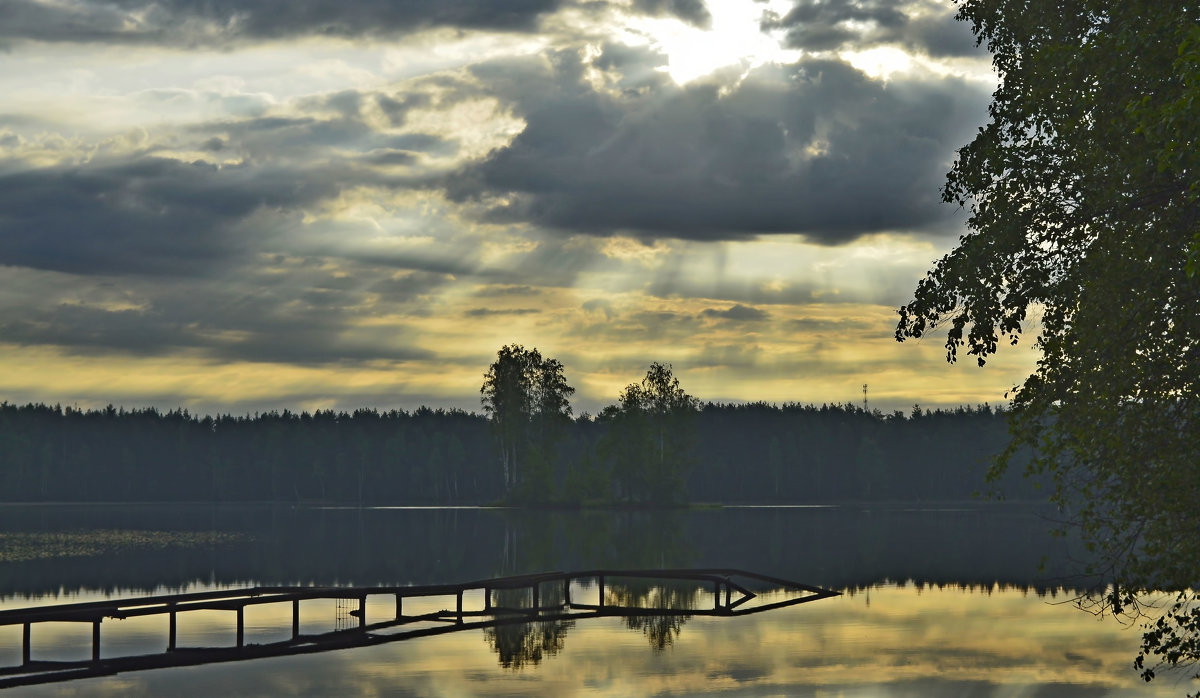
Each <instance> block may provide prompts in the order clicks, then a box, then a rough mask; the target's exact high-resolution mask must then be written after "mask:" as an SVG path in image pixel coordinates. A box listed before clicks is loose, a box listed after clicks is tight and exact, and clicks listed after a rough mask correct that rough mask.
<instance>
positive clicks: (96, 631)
mask: <svg viewBox="0 0 1200 698" xmlns="http://www.w3.org/2000/svg"><path fill="white" fill-rule="evenodd" d="M92 661H93V662H98V661H100V619H99V618H97V619H96V620H94V621H92Z"/></svg>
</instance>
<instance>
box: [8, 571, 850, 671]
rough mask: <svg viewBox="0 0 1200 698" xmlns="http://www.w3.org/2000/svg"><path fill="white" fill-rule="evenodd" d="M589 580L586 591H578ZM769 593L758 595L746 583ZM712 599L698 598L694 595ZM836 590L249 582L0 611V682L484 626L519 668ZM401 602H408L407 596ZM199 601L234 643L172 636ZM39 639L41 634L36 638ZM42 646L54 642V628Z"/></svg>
mask: <svg viewBox="0 0 1200 698" xmlns="http://www.w3.org/2000/svg"><path fill="white" fill-rule="evenodd" d="M591 587H594V593H593V594H592V596H593V598H592V599H590V600H587V599H584V598H581V597H585V596H586V594H585V593H584V592H585V591H586V590H587V589H589V588H591ZM752 588H757V589H758V590H759V591H768V592H771V596H772V597H778V596H780V595H781V594H782V595H783V596H784V598H781V599H779V598H770V599H769V600H767V601H766V602H764V601H763V600H762V599H761V598H760V596H759V594H758V593H756V592H755V591H753V590H752ZM706 592H707V596H708V597H710V599H711V600H710V601H709V602H708V604H707V605H706V606H703V607H701V606H699V605H698V604H697V598H698V597H701V596H704V595H705V594H706ZM467 594H471V595H475V594H479V595H480V596H481V597H482V600H483V603H482V605H481V606H477V607H472V606H470V605H468V604H467V603H465V601H466V598H465V597H466V596H467ZM837 595H838V592H835V591H829V590H825V589H820V588H817V587H813V586H809V585H805V584H800V583H796V582H789V581H787V580H782V579H777V578H773V577H766V576H763V575H758V574H755V573H751V572H745V571H741V570H729V569H705V570H591V571H586V572H577V573H563V572H553V573H545V574H537V575H521V576H513V577H501V578H496V579H490V580H483V581H479V582H468V583H465V584H446V585H432V586H403V587H361V588H355V587H340V588H313V587H255V588H251V589H243V590H229V591H209V592H197V593H191V594H170V595H160V596H150V597H135V598H129V599H123V600H105V601H94V602H84V603H73V604H56V605H50V606H43V607H31V608H22V609H11V610H7V611H0V626H19V627H20V628H21V661H20V664H18V665H15V666H8V667H0V688H4V687H11V686H21V685H32V684H39V683H54V682H62V681H71V680H76V679H84V678H93V677H97V676H105V675H112V674H117V673H119V672H128V671H137V670H145V669H161V668H167V667H180V666H193V665H198V664H210V663H216V662H232V661H241V660H250V659H264V658H267V657H282V656H289V655H298V654H312V653H316V652H323V651H328V650H336V649H348V648H351V647H364V646H370V645H379V644H384V643H389V642H396V641H399V640H409V639H414V638H418V637H427V636H431V635H442V634H447V633H453V632H461V631H464V630H474V629H482V630H483V631H484V634H485V636H486V637H487V639H488V642H489V643H490V644H491V646H492V647H493V648H494V649H495V650H496V651H497V653H498V654H499V655H500V662H501V664H502V665H503V666H505V667H513V668H520V667H521V666H523V665H525V664H528V663H535V664H536V663H537V662H538V661H540V659H541V657H542V655H543V653H550V654H553V653H556V652H557V651H558V650H560V649H561V648H562V638H563V636H564V635H565V632H566V629H567V628H570V627H572V626H573V625H574V624H575V622H576V621H577V620H579V619H589V618H601V617H612V616H618V617H623V618H627V619H630V620H629V621H628V625H629V627H630V628H633V629H636V630H641V629H644V630H645V631H646V633H647V635H648V636H649V637H650V638H651V643H652V645H656V646H657V647H658V648H659V649H662V648H663V647H665V646H666V645H667V644H670V642H671V640H672V639H673V637H674V636H675V635H678V632H679V628H680V627H682V623H683V620H684V618H685V617H686V616H690V615H697V614H701V615H713V616H741V615H747V614H751V613H758V612H762V611H768V610H772V609H777V608H783V607H786V606H793V605H796V604H800V603H806V602H809V601H816V600H820V599H825V598H829V597H832V596H837ZM372 596H375V597H379V596H384V597H389V598H390V599H391V600H392V601H393V603H394V613H393V612H392V611H391V609H389V611H388V612H387V613H385V614H383V619H382V620H376V619H374V618H372V619H371V620H368V604H367V600H368V598H369V597H372ZM439 597H440V598H444V599H445V598H448V599H450V602H449V603H448V604H447V605H444V606H436V605H435V606H434V608H433V610H424V609H420V608H418V609H417V610H415V611H414V609H413V608H412V605H413V604H412V603H411V601H412V600H416V601H417V604H416V605H417V606H422V605H426V606H427V605H428V604H429V603H430V599H431V598H439ZM313 601H326V602H328V601H333V603H334V618H333V621H334V626H335V627H334V629H333V630H328V631H325V632H319V633H316V634H307V633H302V632H301V630H300V628H301V619H302V616H301V603H302V602H310V603H311V602H313ZM406 602H407V603H406ZM281 605H282V606H289V607H290V609H291V614H290V618H288V619H287V620H288V621H290V622H289V626H290V636H288V637H287V638H286V639H283V640H277V641H274V642H266V643H262V644H256V643H247V642H246V640H245V617H246V612H247V610H248V609H253V608H256V607H263V606H275V607H278V606H281ZM206 611H225V612H231V613H232V614H234V618H235V620H234V627H235V635H234V637H235V640H234V642H233V643H232V644H227V645H223V646H215V647H213V646H210V647H198V648H187V647H184V646H182V645H180V644H179V642H178V636H179V633H178V627H179V617H180V616H181V615H187V614H193V613H200V612H206ZM149 616H166V617H167V632H166V640H165V642H166V648H165V651H161V652H148V653H141V654H135V655H132V656H119V657H103V656H102V653H101V627H102V625H104V624H105V623H104V622H105V621H106V620H108V621H110V622H109V623H108V625H109V626H110V627H111V626H112V625H113V623H112V622H111V621H114V620H115V621H118V622H119V621H122V620H127V619H130V618H145V617H149ZM72 623H74V624H84V625H86V626H89V627H90V629H91V646H90V651H91V655H90V657H88V658H87V659H76V660H64V659H59V660H46V659H43V658H41V657H38V658H37V659H35V658H34V657H33V650H34V637H33V632H32V631H33V629H34V628H38V629H39V635H41V632H40V630H41V629H43V628H46V627H48V626H54V625H60V624H72ZM38 639H41V638H40V637H39V638H38ZM49 644H50V645H51V646H54V647H61V646H62V645H63V644H64V643H63V642H62V641H61V640H60V639H58V638H54V637H53V636H52V637H51V638H50V639H49Z"/></svg>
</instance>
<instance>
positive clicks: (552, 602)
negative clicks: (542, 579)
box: [483, 584, 575, 671]
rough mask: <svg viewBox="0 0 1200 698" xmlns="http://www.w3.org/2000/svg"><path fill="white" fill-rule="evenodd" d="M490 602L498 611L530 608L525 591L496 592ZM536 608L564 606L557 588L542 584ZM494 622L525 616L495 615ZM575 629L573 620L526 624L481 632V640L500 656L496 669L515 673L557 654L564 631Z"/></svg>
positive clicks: (531, 604)
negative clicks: (498, 619) (500, 667)
mask: <svg viewBox="0 0 1200 698" xmlns="http://www.w3.org/2000/svg"><path fill="white" fill-rule="evenodd" d="M491 593H492V595H493V596H492V599H493V602H494V603H495V604H496V605H497V606H499V607H502V608H529V609H532V608H533V594H532V593H531V592H530V590H529V589H496V590H493V591H492V592H491ZM538 593H539V596H540V599H539V605H540V606H542V607H545V606H550V607H553V608H558V607H560V606H562V605H563V604H565V603H566V598H565V597H564V595H563V589H562V586H561V585H558V584H543V585H541V588H540V589H539V592H538ZM496 615H497V618H503V617H505V616H508V617H511V618H516V617H520V616H523V615H525V614H518V613H508V614H505V613H497V614H496ZM573 627H575V621H573V620H541V621H533V622H530V623H511V624H504V625H497V626H494V627H490V628H484V629H483V637H484V639H486V640H487V643H488V645H490V646H491V648H492V650H493V651H494V652H496V654H498V655H499V656H500V666H502V667H504V668H505V669H512V670H514V671H519V670H521V669H523V668H525V667H526V666H537V664H538V663H539V662H541V661H542V657H545V656H554V655H556V654H558V653H559V652H560V651H561V650H562V648H563V645H564V643H565V641H566V637H567V631H568V630H570V629H571V628H573Z"/></svg>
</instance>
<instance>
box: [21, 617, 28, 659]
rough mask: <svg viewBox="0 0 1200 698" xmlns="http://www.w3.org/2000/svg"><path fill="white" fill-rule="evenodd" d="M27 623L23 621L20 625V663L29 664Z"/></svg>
mask: <svg viewBox="0 0 1200 698" xmlns="http://www.w3.org/2000/svg"><path fill="white" fill-rule="evenodd" d="M29 655H30V647H29V623H25V624H24V625H23V626H22V627H21V665H22V666H24V665H27V664H29Z"/></svg>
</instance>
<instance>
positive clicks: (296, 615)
mask: <svg viewBox="0 0 1200 698" xmlns="http://www.w3.org/2000/svg"><path fill="white" fill-rule="evenodd" d="M298 637H300V599H292V639H293V640H295V639H296V638H298Z"/></svg>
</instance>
